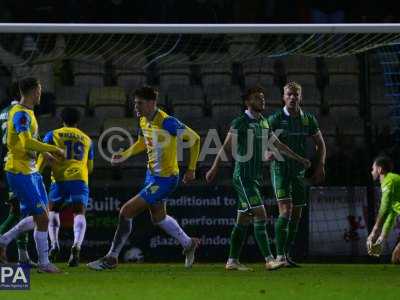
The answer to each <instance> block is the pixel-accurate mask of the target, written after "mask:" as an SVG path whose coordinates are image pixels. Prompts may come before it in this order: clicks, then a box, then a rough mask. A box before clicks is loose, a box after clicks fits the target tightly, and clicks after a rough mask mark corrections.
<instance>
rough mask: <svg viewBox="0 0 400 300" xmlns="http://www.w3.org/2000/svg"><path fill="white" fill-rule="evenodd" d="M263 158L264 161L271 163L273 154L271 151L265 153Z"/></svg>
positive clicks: (273, 157)
mask: <svg viewBox="0 0 400 300" xmlns="http://www.w3.org/2000/svg"><path fill="white" fill-rule="evenodd" d="M264 158H265V160H266V161H273V160H274V159H275V155H274V152H272V151H265V153H264Z"/></svg>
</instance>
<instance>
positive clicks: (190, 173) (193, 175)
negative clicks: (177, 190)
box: [182, 170, 196, 183]
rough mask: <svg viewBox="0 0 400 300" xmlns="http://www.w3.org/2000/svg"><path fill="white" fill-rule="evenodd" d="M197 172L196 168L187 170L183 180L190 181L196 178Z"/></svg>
mask: <svg viewBox="0 0 400 300" xmlns="http://www.w3.org/2000/svg"><path fill="white" fill-rule="evenodd" d="M195 178H196V172H195V171H194V170H186V172H185V174H184V175H183V179H182V182H183V183H189V182H190V181H193V180H195Z"/></svg>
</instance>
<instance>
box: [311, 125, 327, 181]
mask: <svg viewBox="0 0 400 300" xmlns="http://www.w3.org/2000/svg"><path fill="white" fill-rule="evenodd" d="M312 138H313V140H314V143H315V147H316V150H317V153H316V156H317V165H316V168H315V171H314V174H313V175H312V180H313V182H314V183H319V182H321V181H323V180H324V178H325V160H326V145H325V141H324V138H323V136H322V133H321V131H320V130H318V131H317V133H315V134H314V135H313V136H312Z"/></svg>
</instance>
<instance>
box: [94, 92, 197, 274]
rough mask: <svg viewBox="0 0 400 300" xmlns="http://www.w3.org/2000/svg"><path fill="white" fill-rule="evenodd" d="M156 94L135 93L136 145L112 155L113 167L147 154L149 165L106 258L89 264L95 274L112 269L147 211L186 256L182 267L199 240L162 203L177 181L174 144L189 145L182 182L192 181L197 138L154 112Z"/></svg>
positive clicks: (190, 259) (123, 212)
mask: <svg viewBox="0 0 400 300" xmlns="http://www.w3.org/2000/svg"><path fill="white" fill-rule="evenodd" d="M157 96H158V93H157V91H156V90H155V89H153V88H151V87H143V88H140V89H138V90H137V91H135V111H136V114H137V116H138V117H140V130H141V132H140V134H139V138H138V140H137V142H136V143H135V144H134V145H132V146H131V147H130V148H129V149H127V150H125V151H124V152H122V153H121V154H118V155H114V157H113V159H112V163H113V164H119V163H121V162H123V161H124V160H125V159H127V158H128V157H130V156H133V155H136V154H138V153H140V152H143V151H145V150H146V151H147V156H148V164H147V167H148V168H147V174H146V179H145V183H144V188H143V189H142V190H141V191H140V192H139V194H137V195H136V196H134V197H133V198H132V199H130V200H129V201H128V202H127V203H125V204H124V206H122V208H121V210H120V215H119V224H118V227H117V231H116V232H115V236H114V240H113V242H112V245H111V248H110V251H109V252H108V254H107V255H106V256H105V257H103V258H100V259H99V260H96V261H94V262H91V263H89V264H88V267H89V268H91V269H94V270H103V269H112V268H115V267H116V266H117V263H118V256H119V253H120V252H121V249H122V247H123V246H124V244H125V242H126V240H127V238H128V236H129V234H130V233H131V230H132V218H134V217H136V216H137V215H138V214H140V213H141V212H143V211H144V210H146V209H149V210H150V214H151V218H152V221H153V223H155V224H157V225H158V226H160V227H161V228H162V229H163V230H164V231H166V232H167V233H168V234H169V235H171V236H172V237H174V238H176V239H177V240H178V241H179V243H180V244H181V245H182V247H183V253H184V255H185V256H186V260H185V266H186V267H191V266H192V264H193V261H194V253H195V250H196V248H197V247H198V244H199V240H198V239H196V238H190V237H189V236H187V234H186V233H185V232H184V231H183V230H182V228H181V227H180V226H179V224H178V223H177V222H176V220H175V219H174V218H172V217H171V216H169V215H167V212H166V205H165V202H163V199H164V198H165V197H167V196H168V195H169V194H170V193H171V192H173V191H174V190H175V189H176V187H177V185H178V181H179V168H178V161H177V141H178V138H179V137H182V138H183V140H187V141H189V143H190V145H191V146H190V149H189V150H190V161H189V165H188V168H187V170H186V173H185V174H184V176H183V182H184V183H186V182H189V181H192V180H194V179H195V170H196V163H197V159H198V156H199V151H200V137H199V136H198V134H197V133H195V132H194V131H193V130H192V129H190V128H189V127H188V126H186V125H184V124H182V123H181V122H180V121H179V120H177V119H176V118H173V117H171V116H169V115H168V114H166V113H165V112H164V111H162V110H161V109H159V108H157Z"/></svg>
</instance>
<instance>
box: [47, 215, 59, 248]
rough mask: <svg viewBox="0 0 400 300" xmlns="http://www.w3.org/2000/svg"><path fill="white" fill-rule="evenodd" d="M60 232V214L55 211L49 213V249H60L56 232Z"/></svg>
mask: <svg viewBox="0 0 400 300" xmlns="http://www.w3.org/2000/svg"><path fill="white" fill-rule="evenodd" d="M59 230H60V214H59V213H57V212H55V211H50V212H49V237H50V242H51V248H52V249H54V248H60V244H59V242H58V232H59Z"/></svg>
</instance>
